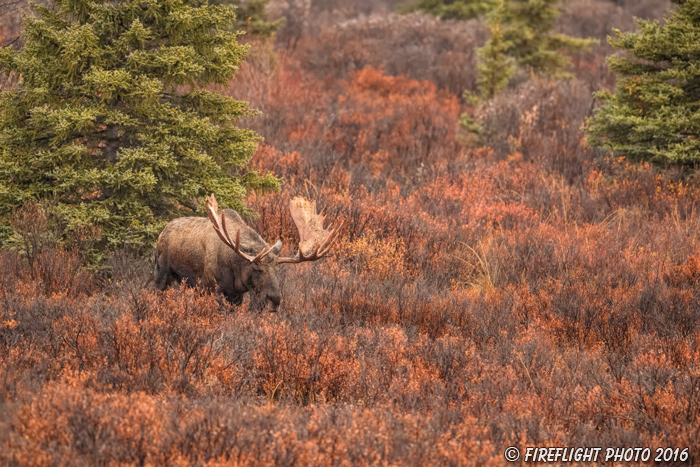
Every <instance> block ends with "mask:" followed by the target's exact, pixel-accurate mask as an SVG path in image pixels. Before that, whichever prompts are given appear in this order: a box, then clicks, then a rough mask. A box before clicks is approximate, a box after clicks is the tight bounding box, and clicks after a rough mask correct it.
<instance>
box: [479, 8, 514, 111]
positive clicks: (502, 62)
mask: <svg viewBox="0 0 700 467" xmlns="http://www.w3.org/2000/svg"><path fill="white" fill-rule="evenodd" d="M477 54H478V57H479V61H478V64H477V69H478V71H479V75H478V77H477V85H478V88H479V94H480V95H481V97H482V98H483V99H491V98H492V97H493V96H495V95H496V93H498V91H500V90H501V89H503V88H505V87H506V86H508V82H509V81H510V79H511V78H512V77H513V75H514V74H515V70H516V68H515V64H514V63H513V59H512V58H511V57H509V56H508V54H507V43H505V42H504V41H503V33H502V31H501V25H500V24H499V23H498V22H495V23H494V24H493V25H492V26H491V37H490V38H489V40H488V41H487V42H486V45H484V46H483V47H481V48H480V49H478V50H477Z"/></svg>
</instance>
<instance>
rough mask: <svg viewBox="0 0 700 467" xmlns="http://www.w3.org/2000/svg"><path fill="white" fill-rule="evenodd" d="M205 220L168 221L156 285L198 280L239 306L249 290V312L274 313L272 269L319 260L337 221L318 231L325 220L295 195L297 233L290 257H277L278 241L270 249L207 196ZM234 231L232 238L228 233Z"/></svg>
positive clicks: (274, 271)
mask: <svg viewBox="0 0 700 467" xmlns="http://www.w3.org/2000/svg"><path fill="white" fill-rule="evenodd" d="M206 209H207V215H208V219H207V218H205V217H181V218H179V219H175V220H173V221H170V222H169V223H168V224H167V225H166V226H165V228H164V229H163V232H161V234H160V236H159V237H158V245H157V248H156V257H155V262H156V278H155V282H156V287H157V288H158V289H160V290H165V289H166V288H167V287H168V286H169V285H170V284H172V283H173V282H177V281H181V280H185V281H186V283H187V284H189V285H193V284H195V283H197V282H198V281H201V282H202V284H203V285H204V286H205V287H206V288H208V289H209V290H212V291H218V292H221V293H222V294H223V295H224V297H225V298H226V299H227V300H228V302H229V303H232V304H234V305H240V304H241V303H243V295H244V294H245V293H246V292H248V291H250V292H251V300H250V304H251V305H250V306H251V308H252V309H255V310H261V309H265V310H266V311H277V310H278V309H279V304H280V301H281V300H282V297H281V294H280V288H279V283H278V281H277V270H278V267H279V265H280V264H285V263H301V262H304V261H315V260H318V259H320V258H323V257H324V256H325V255H326V254H327V253H328V252H329V251H330V250H331V248H332V247H333V244H334V243H335V242H336V240H337V239H338V235H339V234H340V229H341V228H342V226H343V223H342V222H341V223H340V224H339V225H338V226H337V227H335V228H334V229H332V230H326V229H324V228H323V221H324V216H323V215H321V214H318V213H317V212H316V202H315V201H309V200H307V199H304V198H301V197H296V198H294V199H292V200H291V201H290V203H289V210H290V213H291V215H292V219H293V220H294V224H295V225H296V227H297V230H298V231H299V239H300V241H299V246H298V251H297V254H296V256H295V257H291V258H290V257H280V256H278V255H279V253H280V251H281V250H282V240H281V239H279V240H277V242H275V244H274V245H272V246H270V245H268V244H267V242H265V240H263V238H262V237H261V236H260V235H259V234H258V233H257V232H256V231H255V230H253V229H252V228H250V227H248V226H247V225H246V224H245V222H244V221H243V219H241V216H239V215H238V213H237V212H236V211H233V210H231V209H224V210H223V211H222V212H221V214H219V205H218V203H217V202H216V198H215V197H214V195H213V194H212V195H211V196H209V197H207V199H206ZM233 232H235V234H234V235H235V237H234V238H235V240H232V239H231V233H233Z"/></svg>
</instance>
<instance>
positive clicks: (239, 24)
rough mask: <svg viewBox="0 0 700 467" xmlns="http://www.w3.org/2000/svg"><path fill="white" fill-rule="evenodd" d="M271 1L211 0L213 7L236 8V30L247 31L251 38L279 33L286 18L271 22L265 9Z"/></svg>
mask: <svg viewBox="0 0 700 467" xmlns="http://www.w3.org/2000/svg"><path fill="white" fill-rule="evenodd" d="M269 2H270V0H211V1H210V2H209V3H210V4H212V5H233V6H235V7H236V29H239V30H241V31H245V32H246V34H248V35H250V36H251V37H269V36H271V35H272V34H273V33H274V32H275V31H277V30H278V29H279V28H280V26H281V25H282V23H284V18H280V19H278V20H275V21H270V20H268V18H267V13H266V12H265V7H266V6H267V4H268V3H269Z"/></svg>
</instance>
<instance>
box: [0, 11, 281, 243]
mask: <svg viewBox="0 0 700 467" xmlns="http://www.w3.org/2000/svg"><path fill="white" fill-rule="evenodd" d="M33 12H34V16H26V17H25V18H24V30H23V35H24V38H25V45H24V47H23V48H22V50H20V51H15V50H12V49H11V48H9V47H8V48H4V49H0V72H4V73H8V74H9V73H14V74H16V75H17V76H20V77H21V79H20V81H19V83H18V84H17V85H16V86H14V87H13V88H12V89H9V90H4V91H2V92H1V93H0V180H2V182H0V229H2V230H4V232H5V233H7V231H8V228H7V226H8V223H9V218H10V217H11V215H12V212H13V211H15V210H16V209H17V208H18V207H20V206H21V205H22V204H23V203H25V202H27V201H29V200H38V201H43V202H46V203H48V204H49V205H51V206H52V209H51V214H53V216H54V217H55V218H56V219H58V220H59V222H60V223H61V225H62V226H63V227H64V229H65V231H66V232H67V233H69V232H70V231H75V230H77V229H80V228H82V227H98V228H99V229H101V232H102V237H101V244H102V245H103V246H108V247H117V246H121V245H129V244H130V245H142V244H144V243H148V242H150V241H153V240H154V239H155V237H156V236H157V235H158V233H159V231H160V229H161V228H162V227H163V225H164V223H165V221H167V220H168V219H171V218H173V217H177V216H181V215H191V214H193V213H195V212H202V206H201V204H200V203H201V199H202V198H203V197H204V196H205V195H206V194H208V193H211V192H215V193H216V195H217V198H219V200H220V202H221V204H223V205H226V206H228V207H232V208H236V209H239V210H243V211H245V206H244V203H243V198H244V196H245V194H246V192H247V190H250V189H268V188H276V187H277V186H278V181H277V179H276V178H274V177H272V176H270V175H267V176H261V175H260V174H258V173H256V172H251V171H247V170H246V164H247V162H248V161H249V160H250V158H251V156H252V154H253V152H254V151H255V148H256V145H257V142H258V140H259V138H258V137H257V136H256V135H255V134H254V133H253V132H252V131H250V130H246V129H241V128H237V127H236V126H235V125H234V122H235V121H236V120H238V119H240V118H241V117H243V116H247V115H251V114H252V113H253V112H252V111H251V109H249V107H248V105H247V104H246V103H245V102H242V101H237V100H234V99H233V98H231V97H228V96H225V95H222V94H221V93H218V92H216V91H212V90H209V89H207V86H208V85H211V84H218V85H226V84H228V83H229V81H230V80H231V79H232V78H233V77H234V75H235V73H236V70H237V69H238V67H239V65H240V64H241V62H242V61H243V59H244V57H245V55H246V50H247V48H246V46H242V45H240V44H239V43H238V42H237V36H238V33H237V32H236V31H235V29H234V25H235V21H236V17H235V14H234V8H233V7H232V6H225V5H208V4H207V3H202V2H200V1H198V0H117V1H110V2H106V1H100V0H98V1H92V0H49V3H48V5H47V6H37V5H35V6H34V7H33ZM4 240H6V238H5V239H4ZM2 241H3V239H0V243H2Z"/></svg>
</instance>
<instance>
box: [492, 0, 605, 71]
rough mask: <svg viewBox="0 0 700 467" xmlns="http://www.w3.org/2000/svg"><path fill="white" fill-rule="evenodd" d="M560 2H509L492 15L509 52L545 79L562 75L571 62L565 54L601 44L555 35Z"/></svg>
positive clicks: (504, 3)
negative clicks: (499, 24) (501, 29)
mask: <svg viewBox="0 0 700 467" xmlns="http://www.w3.org/2000/svg"><path fill="white" fill-rule="evenodd" d="M558 3H559V0H505V1H504V2H503V3H502V4H501V6H500V7H499V8H498V9H497V10H496V11H494V12H493V13H492V14H494V15H497V16H498V21H500V22H501V23H502V24H503V26H504V29H503V39H502V40H503V42H504V44H505V46H504V48H505V52H506V53H507V54H508V55H509V56H511V57H513V58H514V59H515V60H516V62H517V64H518V65H519V66H520V67H522V68H525V69H529V70H532V71H533V72H535V73H537V74H541V75H550V76H553V75H561V74H562V71H563V70H564V69H566V68H567V67H568V66H569V65H570V63H571V60H570V59H569V57H568V56H566V55H565V54H564V53H562V52H573V51H577V50H586V49H588V48H590V47H591V46H592V45H594V44H596V43H597V42H598V41H597V40H595V39H580V38H574V37H569V36H567V35H564V34H554V33H553V32H552V29H553V28H554V24H555V22H556V20H557V18H558V17H559V15H560V14H561V10H560V9H559V7H557V4H558Z"/></svg>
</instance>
